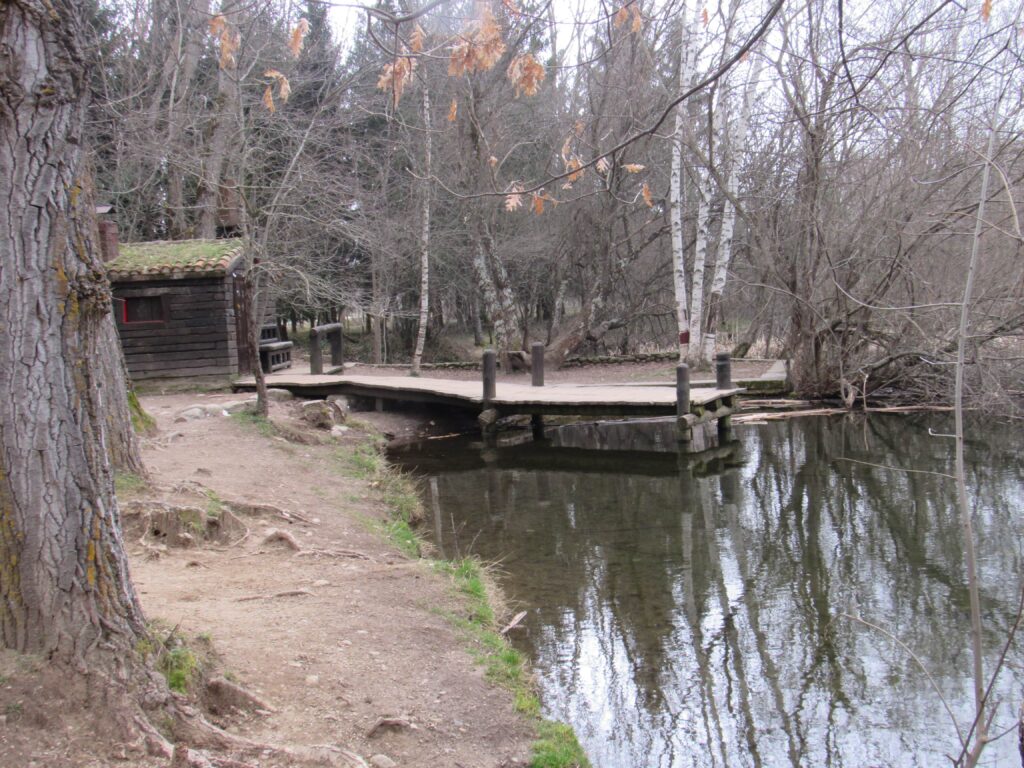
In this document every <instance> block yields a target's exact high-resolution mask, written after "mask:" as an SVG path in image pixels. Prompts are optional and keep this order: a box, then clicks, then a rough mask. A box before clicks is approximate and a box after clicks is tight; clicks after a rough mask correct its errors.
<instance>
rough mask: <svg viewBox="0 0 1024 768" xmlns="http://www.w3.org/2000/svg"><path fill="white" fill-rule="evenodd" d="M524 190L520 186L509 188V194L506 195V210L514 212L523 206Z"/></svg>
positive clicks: (514, 185) (515, 185)
mask: <svg viewBox="0 0 1024 768" xmlns="http://www.w3.org/2000/svg"><path fill="white" fill-rule="evenodd" d="M522 192H523V188H522V187H521V186H519V185H518V184H513V185H512V186H511V187H510V188H509V194H507V195H505V210H506V211H509V212H511V211H514V210H516V209H517V208H521V207H522V206H523V195H522Z"/></svg>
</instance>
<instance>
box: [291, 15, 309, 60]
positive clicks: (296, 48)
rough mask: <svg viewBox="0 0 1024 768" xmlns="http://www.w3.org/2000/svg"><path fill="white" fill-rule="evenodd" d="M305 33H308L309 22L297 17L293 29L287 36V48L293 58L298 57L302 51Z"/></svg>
mask: <svg viewBox="0 0 1024 768" xmlns="http://www.w3.org/2000/svg"><path fill="white" fill-rule="evenodd" d="M307 34H309V22H308V21H306V20H305V19H299V23H298V24H296V25H295V29H293V30H292V34H291V36H290V37H289V38H288V50H289V51H291V54H292V58H293V59H297V58H299V54H300V53H302V44H303V42H305V39H306V35H307Z"/></svg>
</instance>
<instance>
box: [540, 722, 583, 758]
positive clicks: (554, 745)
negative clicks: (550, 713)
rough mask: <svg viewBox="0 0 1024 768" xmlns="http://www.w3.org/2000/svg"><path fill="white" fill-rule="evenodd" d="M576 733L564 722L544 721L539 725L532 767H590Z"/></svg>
mask: <svg viewBox="0 0 1024 768" xmlns="http://www.w3.org/2000/svg"><path fill="white" fill-rule="evenodd" d="M589 766H590V761H589V760H587V756H586V754H584V752H583V748H582V747H580V743H579V741H577V740H576V733H575V732H574V731H573V729H572V728H571V727H569V726H568V725H565V724H564V723H555V722H552V721H550V720H545V721H543V722H542V723H541V724H540V725H539V726H538V727H537V741H535V742H534V743H533V759H532V760H531V761H530V768H589Z"/></svg>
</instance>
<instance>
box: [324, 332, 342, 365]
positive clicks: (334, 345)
mask: <svg viewBox="0 0 1024 768" xmlns="http://www.w3.org/2000/svg"><path fill="white" fill-rule="evenodd" d="M327 338H328V340H329V341H330V342H331V365H332V366H337V365H341V364H342V363H343V362H344V358H343V357H342V353H343V351H344V347H343V346H342V345H343V344H344V340H343V339H342V337H341V327H340V326H339V327H338V328H336V329H334V330H333V331H331V333H330V334H329V335H328V336H327Z"/></svg>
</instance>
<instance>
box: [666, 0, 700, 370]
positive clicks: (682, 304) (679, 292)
mask: <svg viewBox="0 0 1024 768" xmlns="http://www.w3.org/2000/svg"><path fill="white" fill-rule="evenodd" d="M688 8H689V3H688V1H687V0H683V5H682V9H681V11H680V19H681V21H680V29H681V40H680V43H679V90H680V92H682V91H684V90H685V89H686V88H687V86H689V84H690V81H691V79H692V75H691V70H692V68H693V65H692V57H693V54H692V47H693V39H694V37H695V35H693V34H692V33H691V30H690V28H689V27H688V26H687V23H686V14H687V10H688ZM695 18H696V17H695ZM685 131H686V106H685V105H684V104H680V105H679V106H678V107H676V124H675V130H674V132H673V133H674V135H673V139H672V171H671V177H670V180H669V217H670V222H671V225H672V276H673V287H674V289H675V303H676V323H677V330H678V332H679V340H678V343H679V362H685V361H686V358H687V356H688V355H689V350H690V317H689V314H688V312H687V308H688V304H689V301H688V299H687V293H686V248H685V237H684V234H683V208H684V206H685V199H684V189H683V142H684V138H685V136H684V134H685Z"/></svg>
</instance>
